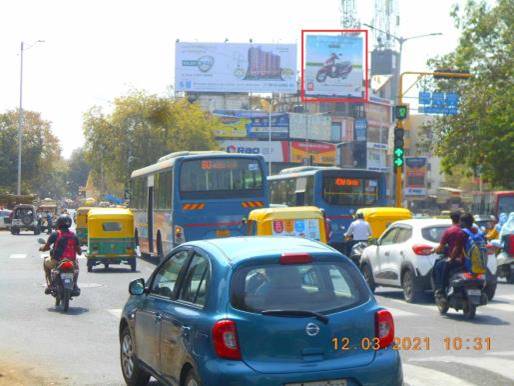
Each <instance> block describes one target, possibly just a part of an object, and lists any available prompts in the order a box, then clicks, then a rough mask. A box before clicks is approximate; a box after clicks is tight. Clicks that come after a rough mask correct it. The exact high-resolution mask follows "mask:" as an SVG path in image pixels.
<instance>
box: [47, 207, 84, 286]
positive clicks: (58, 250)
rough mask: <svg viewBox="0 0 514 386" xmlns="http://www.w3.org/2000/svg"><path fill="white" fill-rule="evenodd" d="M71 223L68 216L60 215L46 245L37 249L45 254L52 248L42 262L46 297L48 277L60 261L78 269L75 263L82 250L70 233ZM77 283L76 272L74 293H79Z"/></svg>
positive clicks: (49, 281)
mask: <svg viewBox="0 0 514 386" xmlns="http://www.w3.org/2000/svg"><path fill="white" fill-rule="evenodd" d="M71 223H72V222H71V218H70V217H69V216H68V215H65V214H62V215H60V216H59V218H58V219H57V222H56V231H55V232H52V234H51V235H50V236H49V237H48V240H47V242H46V244H45V245H43V246H42V247H41V248H39V250H40V251H41V252H45V251H48V250H50V247H51V246H53V248H52V250H51V251H50V256H48V257H47V258H45V261H44V262H43V268H44V271H45V279H46V288H45V294H47V295H48V294H49V293H50V292H51V291H50V287H51V284H52V283H51V277H50V276H51V272H52V269H54V268H56V267H57V266H58V264H59V261H60V260H61V259H63V258H65V259H68V260H70V261H73V264H74V265H75V270H77V271H78V269H79V265H78V263H77V255H81V254H82V250H81V249H80V242H79V239H78V237H77V236H76V235H75V233H73V232H72V231H70V227H71ZM77 281H78V272H77V273H76V276H75V278H74V282H75V287H74V289H73V291H74V292H78V291H79V289H78V286H77Z"/></svg>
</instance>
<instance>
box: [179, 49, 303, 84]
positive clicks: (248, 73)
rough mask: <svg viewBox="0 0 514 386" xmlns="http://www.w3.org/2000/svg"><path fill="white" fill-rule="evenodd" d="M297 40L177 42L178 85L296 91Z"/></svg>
mask: <svg viewBox="0 0 514 386" xmlns="http://www.w3.org/2000/svg"><path fill="white" fill-rule="evenodd" d="M296 68H297V64H296V45H295V44H253V43H182V42H178V43H176V45H175V89H176V90H177V91H192V92H276V93H279V92H281V93H294V92H296V89H297V84H296Z"/></svg>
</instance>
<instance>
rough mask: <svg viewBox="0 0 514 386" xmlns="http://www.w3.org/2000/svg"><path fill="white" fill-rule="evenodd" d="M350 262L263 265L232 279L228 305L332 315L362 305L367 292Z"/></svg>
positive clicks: (245, 308) (245, 270) (367, 294)
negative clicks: (330, 313) (229, 303)
mask: <svg viewBox="0 0 514 386" xmlns="http://www.w3.org/2000/svg"><path fill="white" fill-rule="evenodd" d="M351 264H352V263H350V262H346V261H341V262H323V263H321V262H313V263H310V264H301V265H280V264H263V265H258V266H252V267H248V268H241V269H239V270H238V271H236V273H235V274H234V276H233V279H232V285H231V303H232V305H233V306H234V307H235V308H237V309H240V310H243V311H249V312H262V311H264V310H299V311H310V312H319V313H329V312H335V311H337V310H342V309H347V308H351V307H354V306H356V305H359V304H362V303H364V302H366V301H367V300H368V298H369V292H368V290H367V288H366V286H365V284H364V282H363V281H362V279H361V278H360V277H359V273H358V271H357V270H356V269H355V268H354V267H353V266H351Z"/></svg>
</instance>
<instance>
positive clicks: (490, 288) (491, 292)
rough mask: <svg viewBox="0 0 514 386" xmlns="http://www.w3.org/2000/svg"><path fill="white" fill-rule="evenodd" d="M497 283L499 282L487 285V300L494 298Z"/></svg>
mask: <svg viewBox="0 0 514 386" xmlns="http://www.w3.org/2000/svg"><path fill="white" fill-rule="evenodd" d="M496 285H497V283H490V284H487V285H486V286H485V294H486V295H487V300H489V301H491V300H493V298H494V294H495V293H496Z"/></svg>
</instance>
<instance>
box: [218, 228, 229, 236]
mask: <svg viewBox="0 0 514 386" xmlns="http://www.w3.org/2000/svg"><path fill="white" fill-rule="evenodd" d="M216 237H230V231H229V230H228V229H220V230H217V231H216Z"/></svg>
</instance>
